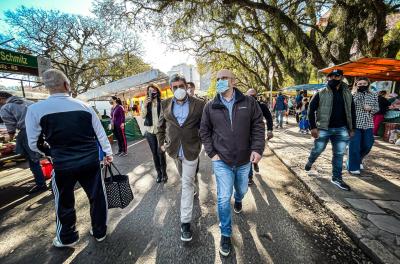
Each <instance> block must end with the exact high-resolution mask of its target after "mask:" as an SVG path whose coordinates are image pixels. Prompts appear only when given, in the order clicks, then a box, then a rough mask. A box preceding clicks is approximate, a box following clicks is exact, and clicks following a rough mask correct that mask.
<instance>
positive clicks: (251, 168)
mask: <svg viewBox="0 0 400 264" xmlns="http://www.w3.org/2000/svg"><path fill="white" fill-rule="evenodd" d="M251 179H253V165H251V166H250V171H249V180H251Z"/></svg>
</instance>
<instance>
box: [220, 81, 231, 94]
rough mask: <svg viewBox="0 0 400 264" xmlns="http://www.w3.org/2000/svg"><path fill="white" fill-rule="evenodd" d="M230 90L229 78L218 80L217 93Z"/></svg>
mask: <svg viewBox="0 0 400 264" xmlns="http://www.w3.org/2000/svg"><path fill="white" fill-rule="evenodd" d="M228 90H229V82H228V80H218V81H217V93H223V92H226V91H228Z"/></svg>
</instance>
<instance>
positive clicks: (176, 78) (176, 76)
mask: <svg viewBox="0 0 400 264" xmlns="http://www.w3.org/2000/svg"><path fill="white" fill-rule="evenodd" d="M179 81H182V82H184V83H185V85H187V82H186V79H185V77H184V76H183V75H180V74H179V73H175V74H173V75H172V76H171V78H169V85H170V86H171V85H172V83H173V82H179Z"/></svg>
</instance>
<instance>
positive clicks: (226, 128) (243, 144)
mask: <svg viewBox="0 0 400 264" xmlns="http://www.w3.org/2000/svg"><path fill="white" fill-rule="evenodd" d="M235 85H236V80H235V76H234V75H233V73H232V72H231V71H229V70H221V71H219V72H218V73H217V87H216V88H217V93H218V94H217V96H216V97H215V98H214V99H213V100H211V101H210V102H208V103H207V105H206V106H205V108H204V112H203V117H202V120H201V125H200V137H201V140H202V142H203V145H204V149H205V151H206V153H207V154H208V156H209V157H210V158H211V159H212V163H213V169H214V174H215V177H216V182H217V196H218V215H219V220H220V229H221V235H222V237H221V244H220V250H219V251H220V253H221V254H222V255H223V256H228V255H229V253H230V250H231V240H230V237H231V235H232V218H231V205H230V200H231V197H232V191H233V187H234V188H235V194H234V197H235V205H234V211H235V213H240V212H241V211H242V199H243V197H244V195H245V194H246V192H247V189H248V179H249V178H248V176H249V171H250V167H251V163H253V164H254V163H258V162H259V161H260V159H261V155H262V153H263V151H264V147H265V138H264V137H265V125H264V122H263V119H262V112H261V109H260V107H259V106H258V104H257V102H256V100H254V99H253V98H251V97H248V96H245V95H244V94H243V93H241V92H240V91H239V90H238V89H236V88H235Z"/></svg>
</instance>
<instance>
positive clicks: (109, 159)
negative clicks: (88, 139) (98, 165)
mask: <svg viewBox="0 0 400 264" xmlns="http://www.w3.org/2000/svg"><path fill="white" fill-rule="evenodd" d="M113 160H114V159H113V156H111V155H110V156H105V157H104V165H110V164H111V163H112V162H113Z"/></svg>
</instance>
